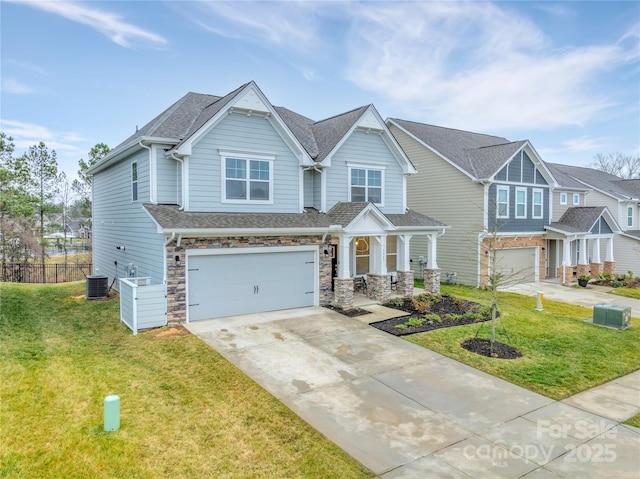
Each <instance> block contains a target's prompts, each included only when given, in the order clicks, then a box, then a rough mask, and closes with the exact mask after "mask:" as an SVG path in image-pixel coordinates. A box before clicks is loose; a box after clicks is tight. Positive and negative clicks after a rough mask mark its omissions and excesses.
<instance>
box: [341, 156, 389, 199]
mask: <svg viewBox="0 0 640 479" xmlns="http://www.w3.org/2000/svg"><path fill="white" fill-rule="evenodd" d="M347 166H348V168H347V178H348V179H347V181H348V190H349V191H348V195H349V196H348V198H349V202H351V188H352V186H353V185H351V170H365V171H369V170H376V171H379V172H380V177H381V178H380V184H381V186H380V189H381V191H380V200H381V201H380V203H374V205H376V206H384V197H385V194H384V183H385V175H384V172H385V171H384V170H385V167H384V166H377V165H376V166H374V165H359V164H356V163H348V164H347ZM368 178H369V174H368V173H367V179H368ZM365 192H366V195H367V198H368V197H369V185H365ZM367 201H368V200H367Z"/></svg>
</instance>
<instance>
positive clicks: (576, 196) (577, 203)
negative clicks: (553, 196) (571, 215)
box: [573, 193, 580, 205]
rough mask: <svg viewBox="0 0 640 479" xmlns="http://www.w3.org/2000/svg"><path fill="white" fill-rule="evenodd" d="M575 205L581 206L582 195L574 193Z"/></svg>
mask: <svg viewBox="0 0 640 479" xmlns="http://www.w3.org/2000/svg"><path fill="white" fill-rule="evenodd" d="M573 204H574V205H579V204H580V195H579V194H578V193H574V194H573Z"/></svg>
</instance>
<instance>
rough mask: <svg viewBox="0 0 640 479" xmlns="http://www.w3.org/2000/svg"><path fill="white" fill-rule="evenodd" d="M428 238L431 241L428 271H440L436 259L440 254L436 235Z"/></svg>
mask: <svg viewBox="0 0 640 479" xmlns="http://www.w3.org/2000/svg"><path fill="white" fill-rule="evenodd" d="M427 238H428V239H429V243H428V246H429V252H428V254H429V256H428V258H427V269H438V260H437V258H436V256H437V254H438V252H437V247H436V242H437V239H436V235H435V234H430V235H429V236H427Z"/></svg>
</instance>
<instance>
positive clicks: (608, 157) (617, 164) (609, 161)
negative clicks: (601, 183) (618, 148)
mask: <svg viewBox="0 0 640 479" xmlns="http://www.w3.org/2000/svg"><path fill="white" fill-rule="evenodd" d="M589 166H590V167H592V168H595V169H596V170H600V171H604V172H605V173H609V174H612V175H616V176H619V177H620V178H624V179H637V178H640V156H637V155H636V156H632V155H624V154H622V153H620V152H616V153H615V154H613V153H607V154H604V153H598V154H597V155H596V156H594V161H593V163H591V164H590V165H589Z"/></svg>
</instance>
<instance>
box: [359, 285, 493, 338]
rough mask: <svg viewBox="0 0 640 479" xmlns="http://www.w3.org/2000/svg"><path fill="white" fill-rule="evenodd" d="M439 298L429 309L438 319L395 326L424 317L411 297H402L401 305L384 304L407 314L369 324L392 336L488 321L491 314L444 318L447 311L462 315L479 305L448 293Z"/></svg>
mask: <svg viewBox="0 0 640 479" xmlns="http://www.w3.org/2000/svg"><path fill="white" fill-rule="evenodd" d="M441 298H442V299H441V301H438V302H437V303H432V304H431V308H430V310H429V312H430V313H435V314H437V315H438V316H440V321H425V322H423V323H422V324H420V325H418V326H407V328H406V329H399V328H396V326H397V325H399V324H404V323H406V322H407V321H408V320H409V319H411V318H422V317H424V314H421V313H419V312H417V311H416V310H415V309H414V307H413V304H412V301H411V298H404V302H403V304H402V305H396V304H393V303H387V304H385V305H384V306H386V307H388V308H394V309H398V310H400V311H404V312H405V313H409V314H407V315H403V316H399V317H397V318H391V319H387V320H384V321H378V322H377V323H371V324H370V326H373V327H374V328H377V329H379V330H381V331H384V332H386V333H389V334H393V335H394V336H406V335H408V334H416V333H425V332H427V331H433V330H434V329H440V328H450V327H452V326H462V325H464V324H474V323H480V322H484V321H489V320H490V319H491V316H487V317H485V318H482V319H472V318H458V319H448V318H445V317H444V316H445V315H446V314H447V313H450V314H458V315H463V314H464V313H467V312H469V311H473V310H474V308H476V307H478V306H480V305H479V304H478V303H475V302H473V301H466V300H460V299H456V298H454V297H452V296H448V295H442V296H441Z"/></svg>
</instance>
